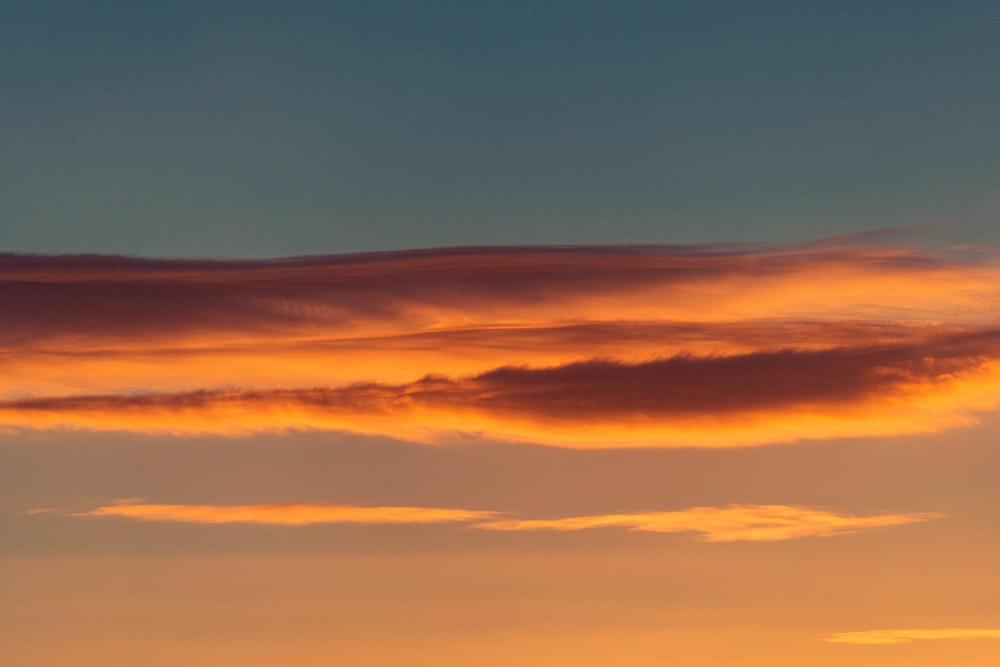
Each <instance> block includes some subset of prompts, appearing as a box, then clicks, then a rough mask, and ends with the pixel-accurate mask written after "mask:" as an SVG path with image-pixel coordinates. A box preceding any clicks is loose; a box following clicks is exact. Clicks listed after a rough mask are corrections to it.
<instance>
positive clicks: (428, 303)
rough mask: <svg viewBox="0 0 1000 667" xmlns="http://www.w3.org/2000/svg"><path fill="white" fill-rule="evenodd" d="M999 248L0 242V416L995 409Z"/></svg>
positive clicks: (549, 422)
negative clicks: (306, 250)
mask: <svg viewBox="0 0 1000 667" xmlns="http://www.w3.org/2000/svg"><path fill="white" fill-rule="evenodd" d="M997 284H1000V268H998V266H997V265H996V264H995V263H992V264H991V263H990V257H989V256H987V257H986V258H985V259H983V258H982V257H980V258H977V260H976V261H975V262H971V261H959V260H958V259H955V258H949V257H945V256H934V255H932V254H929V253H925V252H920V251H916V250H913V249H905V248H904V249H891V248H889V249H886V248H864V247H857V246H852V245H850V244H847V243H844V242H841V241H832V242H826V243H818V244H814V245H811V246H809V245H807V246H798V247H789V248H773V249H743V250H732V249H724V248H720V247H713V246H694V247H681V246H665V247H649V246H641V247H591V248H579V247H567V248H559V247H552V248H531V247H521V248H517V247H515V248H458V249H444V250H424V251H404V252H396V253H374V254H368V255H345V256H331V257H314V258H292V259H286V260H260V261H216V262H213V261H181V260H142V259H130V258H115V257H100V256H90V257H31V256H14V255H6V256H0V378H2V380H0V427H4V426H6V427H16V428H28V429H45V428H74V429H93V430H132V431H138V432H157V433H175V434H178V435H194V434H200V433H217V434H225V435H240V434H250V433H257V432H274V431H284V430H293V429H297V430H334V431H347V432H354V433H363V434H372V435H383V436H390V437H396V438H403V439H408V440H415V441H419V442H445V441H449V440H452V439H454V438H455V437H460V436H464V435H468V434H472V435H476V436H483V437H488V438H494V439H497V440H505V441H523V442H535V443H539V444H549V445H557V446H567V447H602V446H657V447H659V446H668V447H669V446H709V447H718V446H723V447H725V446H749V445H758V444H768V443H773V442H791V441H796V440H802V439H810V438H829V437H852V436H867V435H884V436H891V435H900V434H908V433H922V432H928V431H935V430H939V429H942V428H947V427H952V426H957V425H962V424H968V423H971V422H972V421H974V418H975V412H976V411H981V410H991V409H994V408H996V407H997V403H998V399H997V398H995V397H996V396H998V395H1000V392H998V391H997V388H998V386H1000V330H998V329H997V328H996V317H995V313H996V309H997V307H998V304H1000V296H998V291H997V288H996V285H997Z"/></svg>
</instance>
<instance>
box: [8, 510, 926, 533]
mask: <svg viewBox="0 0 1000 667" xmlns="http://www.w3.org/2000/svg"><path fill="white" fill-rule="evenodd" d="M51 512H54V510H51V509H35V510H29V512H28V513H29V514H41V513H51ZM504 514H505V513H504V512H494V511H483V510H464V509H454V508H437V507H405V506H404V507H359V506H353V505H330V504H318V503H280V504H266V505H159V504H148V503H133V502H119V503H118V504H115V505H105V506H102V507H98V508H95V509H93V510H88V511H84V512H71V513H70V516H74V517H103V518H107V517H115V518H126V519H135V520H139V521H154V522H175V523H201V524H229V523H255V524H267V525H281V526H306V525H314V524H423V523H466V524H471V525H470V527H471V528H476V529H481V530H489V531H504V532H520V531H540V530H551V531H563V532H564V531H577V530H590V529H596V528H608V527H620V528H626V529H628V530H631V531H644V532H655V533H687V532H693V533H699V534H700V536H701V539H702V540H703V541H706V542H736V541H758V542H760V541H763V542H772V541H780V540H792V539H798V538H803V537H831V536H834V535H846V534H851V533H857V532H860V531H863V530H870V529H875V528H884V527H888V526H898V525H903V524H908V523H918V522H923V521H929V520H931V519H936V518H941V517H943V516H944V515H943V514H939V513H932V512H920V513H909V514H877V515H871V516H858V515H854V514H849V513H846V512H839V511H835V510H828V509H816V508H809V507H801V506H796V505H727V506H725V507H692V508H688V509H684V510H679V511H672V512H633V513H628V514H599V515H592V516H577V517H565V518H558V519H504V518H499V517H501V516H503V515H504ZM473 522H475V523H473Z"/></svg>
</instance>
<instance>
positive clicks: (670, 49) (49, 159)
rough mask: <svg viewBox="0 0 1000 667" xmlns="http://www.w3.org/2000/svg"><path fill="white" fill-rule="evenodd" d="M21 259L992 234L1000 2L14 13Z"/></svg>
mask: <svg viewBox="0 0 1000 667" xmlns="http://www.w3.org/2000/svg"><path fill="white" fill-rule="evenodd" d="M0 13H2V16H3V20H0V81H2V89H3V91H4V94H3V103H2V104H0V151H2V153H3V155H4V157H5V159H4V160H2V161H0V169H2V171H0V248H2V249H3V250H5V251H12V252H37V253H82V252H87V253H92V252H100V253H126V254H136V255H152V256H217V257H263V256H280V255H296V254H319V253H336V252H353V251H367V250H381V249H399V248H413V247H429V246H447V245H479V244H514V243H516V244H523V243H529V244H534V243H539V244H553V243H554V244H589V243H687V242H711V241H723V242H728V241H763V242H782V241H802V240H807V239H812V238H817V237H822V236H830V235H837V234H844V233H855V232H860V231H865V230H871V229H880V228H885V227H894V226H900V225H927V224H930V228H931V229H932V230H934V235H935V236H937V237H939V238H943V239H945V240H946V241H948V242H983V241H986V242H992V241H995V240H996V231H995V230H996V218H997V213H998V207H1000V191H998V183H1000V180H998V176H1000V122H998V119H997V109H1000V86H997V85H996V71H997V70H996V67H997V65H996V63H998V62H1000V34H998V33H1000V5H998V4H997V3H995V2H953V3H942V2H918V1H913V0H908V1H906V2H868V3H862V2H836V3H833V2H830V3H824V2H810V3H793V2H754V3H749V2H728V3H727V2H626V3H610V2H602V3H598V2H579V1H575V2H494V3H484V2H420V3H416V2H373V1H365V2H338V3H326V2H297V3H284V2H283V3H267V2H255V3H224V2H212V3H203V2H197V3H196V2H180V1H178V2H143V3H131V2H101V3H75V2H3V3H2V4H0Z"/></svg>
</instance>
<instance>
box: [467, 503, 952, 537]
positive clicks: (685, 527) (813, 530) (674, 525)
mask: <svg viewBox="0 0 1000 667" xmlns="http://www.w3.org/2000/svg"><path fill="white" fill-rule="evenodd" d="M942 516H944V515H942V514H937V513H927V512H922V513H911V514H877V515H872V516H857V515H854V514H847V513H845V512H838V511H834V510H823V509H811V508H808V507H799V506H795V505H728V506H725V507H692V508H689V509H685V510H680V511H675V512H635V513H628V514H597V515H592V516H577V517H568V518H561V519H527V520H518V519H499V520H495V521H490V522H487V523H482V524H479V525H478V526H477V527H479V528H485V529H488V530H503V531H522V530H529V531H535V530H556V531H568V530H589V529H593V528H607V527H621V528H626V529H628V530H634V531H646V532H654V533H685V532H694V533H700V534H701V539H703V540H704V541H706V542H735V541H740V540H750V541H764V542H769V541H777V540H791V539H797V538H801V537H830V536H832V535H845V534H848V533H856V532H859V531H862V530H867V529H871V528H882V527H886V526H897V525H901V524H907V523H916V522H921V521H928V520H930V519H935V518H940V517H942Z"/></svg>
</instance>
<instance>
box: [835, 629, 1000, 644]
mask: <svg viewBox="0 0 1000 667" xmlns="http://www.w3.org/2000/svg"><path fill="white" fill-rule="evenodd" d="M931 639H1000V629H989V628H915V629H908V630H902V629H901V630H862V631H859V632H839V633H837V634H833V635H830V636H829V637H826V638H824V639H823V641H827V642H833V643H836V644H863V645H877V644H909V643H911V642H916V641H924V640H931Z"/></svg>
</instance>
